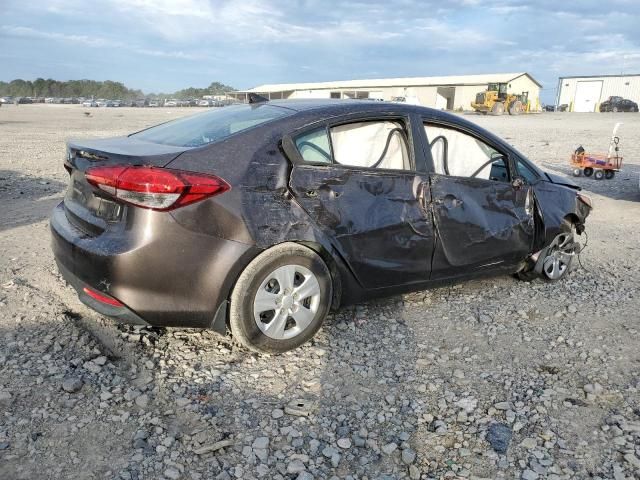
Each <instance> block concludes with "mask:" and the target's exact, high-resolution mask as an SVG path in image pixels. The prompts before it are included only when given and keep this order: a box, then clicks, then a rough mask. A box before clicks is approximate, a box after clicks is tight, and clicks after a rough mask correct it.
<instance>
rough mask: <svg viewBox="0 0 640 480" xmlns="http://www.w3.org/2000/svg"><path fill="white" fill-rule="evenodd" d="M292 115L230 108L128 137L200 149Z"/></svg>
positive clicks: (281, 110)
mask: <svg viewBox="0 0 640 480" xmlns="http://www.w3.org/2000/svg"><path fill="white" fill-rule="evenodd" d="M294 113H295V111H293V110H289V109H287V108H281V107H276V106H272V105H264V104H261V105H255V104H254V105H249V104H246V105H232V106H228V107H223V108H218V109H215V110H211V111H209V112H206V113H201V114H199V115H193V116H189V117H185V118H180V119H178V120H173V121H171V122H167V123H163V124H161V125H158V126H155V127H151V128H149V129H147V130H143V131H142V132H138V133H134V134H133V135H131V136H132V137H135V138H137V139H140V140H144V141H147V142H152V143H161V144H164V145H175V146H178V147H201V146H203V145H207V144H209V143H213V142H217V141H219V140H222V139H224V138H226V137H229V136H230V135H233V134H234V133H237V132H241V131H242V130H247V129H249V128H251V127H255V126H256V125H260V124H261V123H265V122H269V121H271V120H276V119H278V118H282V117H286V116H289V115H293V114H294Z"/></svg>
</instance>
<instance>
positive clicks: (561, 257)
mask: <svg viewBox="0 0 640 480" xmlns="http://www.w3.org/2000/svg"><path fill="white" fill-rule="evenodd" d="M577 253H579V252H578V244H577V243H576V242H575V227H574V226H573V225H572V224H571V223H569V222H565V223H564V224H563V225H562V232H561V233H560V234H559V235H557V236H556V238H554V239H553V241H552V242H551V243H550V244H549V246H548V247H547V248H545V249H544V250H543V251H542V252H541V255H543V256H542V257H541V258H539V259H538V263H537V264H536V265H531V264H530V265H529V266H527V267H525V268H523V269H522V270H521V271H519V272H518V273H517V274H516V276H517V277H518V278H519V279H520V280H524V281H526V282H530V281H532V280H534V279H535V278H538V277H542V278H543V279H544V280H547V281H549V282H555V281H557V280H560V279H561V278H564V277H565V276H566V275H567V273H569V271H570V270H571V265H572V264H573V259H574V257H575V255H576V254H577ZM538 272H539V273H538Z"/></svg>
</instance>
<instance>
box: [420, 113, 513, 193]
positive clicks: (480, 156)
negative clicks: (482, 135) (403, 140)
mask: <svg viewBox="0 0 640 480" xmlns="http://www.w3.org/2000/svg"><path fill="white" fill-rule="evenodd" d="M424 129H425V133H426V135H427V139H428V141H429V145H430V147H431V157H432V158H433V164H434V169H435V173H437V174H439V175H450V176H454V177H469V178H478V179H483V180H493V181H498V182H508V181H509V168H508V165H507V158H506V157H505V156H504V155H503V154H502V153H500V152H498V151H497V150H496V149H494V148H493V147H491V146H489V145H487V144H486V143H484V142H483V141H481V140H478V139H477V138H475V137H472V136H471V135H469V134H467V133H464V132H461V131H459V130H454V129H452V128H447V127H441V126H439V125H432V124H425V126H424Z"/></svg>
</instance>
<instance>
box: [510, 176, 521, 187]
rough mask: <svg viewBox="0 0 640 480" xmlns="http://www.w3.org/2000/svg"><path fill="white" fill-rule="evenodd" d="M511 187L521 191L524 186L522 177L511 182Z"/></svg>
mask: <svg viewBox="0 0 640 480" xmlns="http://www.w3.org/2000/svg"><path fill="white" fill-rule="evenodd" d="M511 186H513V188H515V189H516V190H519V189H521V188H522V187H523V186H524V179H523V178H522V177H516V178H514V179H513V181H512V182H511Z"/></svg>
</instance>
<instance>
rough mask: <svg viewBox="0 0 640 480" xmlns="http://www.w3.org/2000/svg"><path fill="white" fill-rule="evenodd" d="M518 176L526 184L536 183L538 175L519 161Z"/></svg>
mask: <svg viewBox="0 0 640 480" xmlns="http://www.w3.org/2000/svg"><path fill="white" fill-rule="evenodd" d="M518 174H519V175H520V176H521V177H522V178H524V179H525V180H526V182H527V183H528V184H532V183H535V182H537V181H538V175H537V174H536V173H534V171H533V170H532V169H531V168H529V167H528V166H527V165H526V164H525V163H524V162H522V161H521V160H518Z"/></svg>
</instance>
